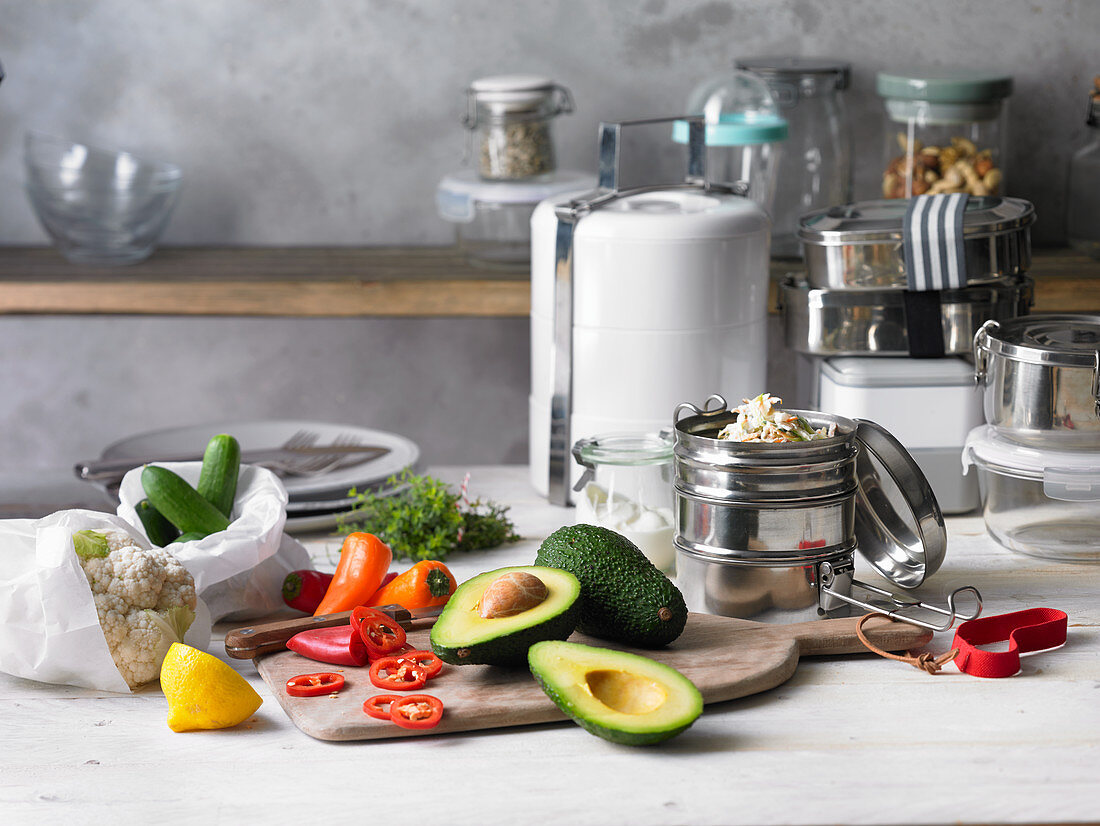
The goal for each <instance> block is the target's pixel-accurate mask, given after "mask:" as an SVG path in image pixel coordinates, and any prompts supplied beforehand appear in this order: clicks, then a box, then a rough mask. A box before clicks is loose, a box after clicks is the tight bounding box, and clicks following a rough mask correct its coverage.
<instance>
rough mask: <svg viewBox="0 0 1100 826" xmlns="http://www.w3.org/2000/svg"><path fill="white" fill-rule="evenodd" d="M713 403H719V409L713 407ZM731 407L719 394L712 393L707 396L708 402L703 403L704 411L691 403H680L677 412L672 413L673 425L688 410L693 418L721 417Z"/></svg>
mask: <svg viewBox="0 0 1100 826" xmlns="http://www.w3.org/2000/svg"><path fill="white" fill-rule="evenodd" d="M711 402H718V407H711V406H710V403H711ZM728 407H729V405H728V403H727V402H726V399H725V397H724V396H720V395H719V394H717V393H711V394H710V395H709V396H707V400H706V401H705V402H703V407H702V409H700V408H698V407H696V406H695V405H694V404H692V403H691V402H680V404H678V405H676V410H674V411H673V413H672V423H673V424H676V423H677V422H679V421H680V414H681V413H682V412H683V411H685V410H687V411H689V412H690V413H691V415H692V416H720V415H721V414H723V413H725V412H726V410H727V408H728Z"/></svg>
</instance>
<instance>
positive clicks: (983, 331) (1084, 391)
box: [963, 313, 1100, 561]
mask: <svg viewBox="0 0 1100 826" xmlns="http://www.w3.org/2000/svg"><path fill="white" fill-rule="evenodd" d="M973 347H974V364H975V368H974V369H975V379H976V380H977V383H978V385H979V387H980V388H981V390H982V396H983V408H984V411H985V418H986V422H987V424H985V425H983V426H981V427H978V428H975V429H974V430H973V431H971V433H970V435H969V436H968V438H967V442H966V449H965V451H964V454H963V466H964V467H965V468H966V469H969V468H970V466H971V465H973V466H976V467H977V468H978V478H979V481H980V483H981V487H982V500H983V515H984V517H985V523H986V528H987V529H988V531H989V533H990V535H991V536H993V538H994V539H996V540H997V541H998V542H999V543H1000V544H1002V545H1004V546H1005V547H1007V548H1009V549H1011V550H1015V551H1019V552H1021V553H1025V554H1031V555H1034V556H1042V557H1049V558H1054V559H1066V560H1074V561H1100V316H1098V315H1087V314H1069V313H1067V314H1040V315H1034V316H1029V317H1026V318H1017V319H1012V320H1007V321H1001V322H997V321H990V322H987V323H986V324H984V325H983V326H982V327H981V328H980V329H979V330H978V332H977V333H976V334H975V336H974V343H973Z"/></svg>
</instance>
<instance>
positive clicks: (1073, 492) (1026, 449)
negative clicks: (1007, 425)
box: [962, 424, 1100, 502]
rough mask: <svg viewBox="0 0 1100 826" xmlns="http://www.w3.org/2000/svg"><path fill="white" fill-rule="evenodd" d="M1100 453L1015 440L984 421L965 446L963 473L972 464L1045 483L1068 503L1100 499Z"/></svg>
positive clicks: (1049, 494) (1045, 487)
mask: <svg viewBox="0 0 1100 826" xmlns="http://www.w3.org/2000/svg"><path fill="white" fill-rule="evenodd" d="M1098 459H1100V453H1097V452H1094V451H1089V450H1050V449H1046V448H1037V447H1030V446H1028V445H1021V444H1017V443H1016V442H1013V441H1011V440H1009V439H1007V438H1005V437H1004V436H1001V435H999V434H998V433H997V432H996V431H995V430H994V429H993V428H992V427H991V426H990V425H987V424H984V425H982V426H981V427H976V428H974V429H973V430H971V431H970V434H969V435H968V436H967V437H966V446H965V447H964V448H963V453H962V465H963V473H969V472H970V466H971V465H977V466H978V467H980V468H983V469H985V470H988V471H989V472H991V473H997V474H999V475H1001V476H1011V477H1014V478H1016V479H1033V480H1036V481H1041V482H1042V483H1043V493H1045V494H1046V495H1047V497H1048V498H1050V499H1060V500H1064V501H1068V502H1091V501H1095V500H1100V461H1097V460H1098Z"/></svg>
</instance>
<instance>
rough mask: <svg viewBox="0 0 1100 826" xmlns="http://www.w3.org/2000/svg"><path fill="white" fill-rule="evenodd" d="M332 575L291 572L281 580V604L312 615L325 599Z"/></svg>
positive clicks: (315, 572) (306, 571)
mask: <svg viewBox="0 0 1100 826" xmlns="http://www.w3.org/2000/svg"><path fill="white" fill-rule="evenodd" d="M330 582H332V574H323V573H321V572H320V571H310V570H304V571H291V572H290V573H289V574H287V575H286V579H284V580H283V602H285V603H286V604H287V605H289V606H290V607H291V608H293V609H295V610H296V611H305V612H306V613H307V614H312V613H313V612H314V611H316V610H317V606H318V605H320V604H321V600H323V599H324V598H325V591H327V590H328V586H329V583H330Z"/></svg>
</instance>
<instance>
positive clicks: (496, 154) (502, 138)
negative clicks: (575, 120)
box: [463, 75, 573, 181]
mask: <svg viewBox="0 0 1100 826" xmlns="http://www.w3.org/2000/svg"><path fill="white" fill-rule="evenodd" d="M572 111H573V99H572V97H571V95H570V94H569V90H568V89H566V88H565V87H564V86H560V85H559V84H557V83H555V82H554V81H552V80H551V79H550V78H546V77H537V76H532V75H499V76H494V77H483V78H479V79H478V80H475V81H474V82H473V83H471V84H470V88H469V89H467V90H466V117H465V119H464V120H463V125H464V126H465V127H466V128H467V129H469V130H470V132H471V133H472V134H473V136H474V144H475V150H474V151H475V152H476V154H477V170H478V174H479V175H480V176H481V177H482V179H484V180H487V181H521V180H532V179H538V178H541V177H543V176H546V175H550V174H552V173H553V172H554V170H555V169H556V168H557V160H556V158H555V155H554V136H553V129H552V127H553V120H554V118H555V117H557V116H558V115H560V114H562V113H568V112H572Z"/></svg>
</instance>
